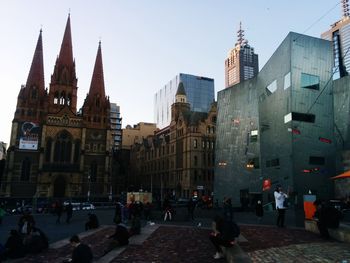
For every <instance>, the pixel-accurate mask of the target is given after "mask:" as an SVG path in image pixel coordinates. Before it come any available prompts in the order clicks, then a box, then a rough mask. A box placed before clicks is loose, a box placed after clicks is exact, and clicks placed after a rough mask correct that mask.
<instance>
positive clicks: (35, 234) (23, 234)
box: [0, 211, 49, 261]
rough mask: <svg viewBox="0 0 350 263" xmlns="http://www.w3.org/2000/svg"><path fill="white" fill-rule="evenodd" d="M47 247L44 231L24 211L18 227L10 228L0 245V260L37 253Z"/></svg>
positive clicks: (27, 212) (47, 242)
mask: <svg viewBox="0 0 350 263" xmlns="http://www.w3.org/2000/svg"><path fill="white" fill-rule="evenodd" d="M48 247H49V240H48V238H47V236H46V235H45V233H44V232H43V231H42V230H41V229H39V228H38V227H37V226H36V225H35V220H34V217H33V216H32V215H31V213H30V212H29V211H25V212H24V213H23V215H22V216H21V217H20V218H19V221H18V229H12V230H11V231H10V233H9V236H8V238H7V241H6V243H5V244H4V245H3V246H0V261H1V260H5V259H15V258H21V257H24V256H25V255H26V254H37V253H40V252H42V251H44V250H46V249H47V248H48Z"/></svg>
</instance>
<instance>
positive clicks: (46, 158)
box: [0, 16, 113, 200]
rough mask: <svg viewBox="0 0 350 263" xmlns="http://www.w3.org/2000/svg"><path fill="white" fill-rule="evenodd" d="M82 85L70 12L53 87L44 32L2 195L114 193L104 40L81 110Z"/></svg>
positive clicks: (19, 109)
mask: <svg viewBox="0 0 350 263" xmlns="http://www.w3.org/2000/svg"><path fill="white" fill-rule="evenodd" d="M77 85H78V79H77V76H76V72H75V60H74V57H73V48H72V36H71V26H70V16H68V19H67V24H66V28H65V32H64V36H63V40H62V45H61V49H60V52H59V55H58V57H57V59H56V63H55V66H54V69H53V73H52V75H51V81H50V84H49V89H47V88H45V82H44V62H43V44H42V32H41V31H40V34H39V38H38V42H37V45H36V48H35V52H34V57H33V61H32V64H31V67H30V70H29V74H28V79H27V82H26V85H25V86H22V87H21V89H20V91H19V94H18V98H17V106H16V111H15V114H14V118H13V121H12V130H11V138H10V145H9V149H8V153H7V154H8V155H7V167H6V172H5V175H4V178H3V181H2V185H1V188H0V196H4V197H17V198H31V197H37V198H40V197H50V198H87V199H88V200H89V199H90V198H91V199H95V200H96V199H101V200H102V199H105V198H110V197H111V196H110V195H111V194H112V191H113V189H112V185H111V181H112V178H111V177H112V174H111V165H110V160H111V148H112V143H113V142H112V136H111V125H110V102H109V97H108V96H106V94H105V86H104V76H103V64H102V51H101V43H99V46H98V49H97V56H96V61H95V66H94V70H93V74H92V79H91V85H90V89H89V93H88V94H87V95H86V98H85V100H84V103H83V106H82V108H81V109H79V110H77V96H78V86H77Z"/></svg>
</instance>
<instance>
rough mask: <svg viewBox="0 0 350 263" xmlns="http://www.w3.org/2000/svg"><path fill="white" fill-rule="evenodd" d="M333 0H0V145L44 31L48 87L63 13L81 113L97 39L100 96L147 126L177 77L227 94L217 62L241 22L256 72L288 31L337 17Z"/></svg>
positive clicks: (308, 29)
mask: <svg viewBox="0 0 350 263" xmlns="http://www.w3.org/2000/svg"><path fill="white" fill-rule="evenodd" d="M339 2H340V0H307V1H305V0H293V1H291V0H253V1H241V0H123V1H122V0H99V1H92V0H75V1H69V0H60V1H47V0H40V1H39V0H32V1H27V0H22V1H20V0H11V1H6V0H0V36H1V41H0V88H1V93H0V123H1V126H0V141H3V142H5V143H9V140H10V133H11V124H12V120H13V116H14V112H15V109H16V103H17V96H18V92H19V90H20V88H21V85H22V84H25V82H26V80H27V77H28V73H29V69H30V65H31V62H32V58H33V55H34V50H35V46H36V43H37V39H38V36H39V31H40V29H41V28H42V30H43V49H44V72H45V86H46V87H48V88H49V85H50V76H51V74H52V73H53V69H54V63H55V60H56V57H57V56H58V54H59V50H60V46H61V42H62V38H63V33H64V29H65V25H66V21H67V17H68V14H69V13H70V16H71V30H72V41H73V55H74V58H75V62H76V74H77V78H78V105H77V106H78V108H80V107H81V106H82V104H83V100H84V98H85V97H86V94H87V93H88V91H89V88H90V82H91V77H92V71H93V67H94V63H95V58H96V53H97V48H98V42H99V41H100V40H101V42H102V56H103V67H104V79H105V89H106V95H109V97H110V101H111V102H115V103H117V104H118V105H119V106H120V110H121V115H122V118H123V120H122V124H123V127H125V126H126V125H128V124H130V125H134V124H137V123H138V122H154V118H153V116H154V114H153V108H154V107H153V101H154V94H155V93H156V92H157V91H158V90H159V89H161V88H162V87H163V86H164V85H165V84H166V83H168V82H169V81H170V80H171V79H173V78H174V77H175V75H176V74H178V73H180V72H181V73H187V74H193V75H198V76H205V77H210V78H213V79H214V80H215V92H216V93H217V92H218V91H220V90H222V89H223V88H224V61H225V59H226V57H227V54H228V52H229V50H230V49H231V48H232V47H234V45H235V43H236V40H237V36H236V32H237V30H238V28H239V23H240V22H242V28H243V29H244V30H245V38H246V39H247V40H248V41H249V44H250V45H251V46H252V47H254V48H255V53H257V54H258V55H259V68H260V69H261V68H262V67H263V65H264V64H265V63H266V62H267V60H268V59H269V57H271V55H272V54H273V52H274V51H275V50H276V48H277V47H278V46H279V44H280V43H281V42H282V41H283V39H284V38H285V37H286V36H287V34H288V32H290V31H294V32H298V33H304V34H307V35H311V36H315V37H319V36H320V34H321V33H322V32H324V31H326V30H328V29H329V28H330V25H331V24H333V23H334V22H336V21H338V20H339V19H340V18H341V14H342V13H341V5H340V4H339Z"/></svg>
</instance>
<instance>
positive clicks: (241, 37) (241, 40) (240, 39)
mask: <svg viewBox="0 0 350 263" xmlns="http://www.w3.org/2000/svg"><path fill="white" fill-rule="evenodd" d="M244 44H245V39H244V30H243V29H242V22H239V30H238V31H237V43H236V45H240V46H243V45H244Z"/></svg>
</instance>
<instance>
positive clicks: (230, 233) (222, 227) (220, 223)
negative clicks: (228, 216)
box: [209, 215, 240, 259]
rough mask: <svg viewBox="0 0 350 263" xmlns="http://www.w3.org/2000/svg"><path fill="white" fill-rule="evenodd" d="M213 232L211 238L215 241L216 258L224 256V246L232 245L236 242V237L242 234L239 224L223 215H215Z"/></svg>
mask: <svg viewBox="0 0 350 263" xmlns="http://www.w3.org/2000/svg"><path fill="white" fill-rule="evenodd" d="M212 228H213V232H212V233H211V234H210V236H209V239H210V241H211V242H212V243H213V245H214V247H215V249H216V253H215V255H214V259H220V258H223V257H224V255H223V252H222V248H221V246H223V247H232V246H233V245H234V244H236V238H237V237H238V236H239V235H240V229H239V226H238V225H237V224H236V223H235V222H233V221H231V220H225V219H224V218H223V217H222V216H219V215H217V216H215V218H214V221H213V223H212Z"/></svg>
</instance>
